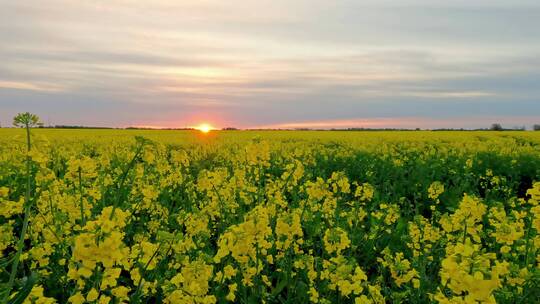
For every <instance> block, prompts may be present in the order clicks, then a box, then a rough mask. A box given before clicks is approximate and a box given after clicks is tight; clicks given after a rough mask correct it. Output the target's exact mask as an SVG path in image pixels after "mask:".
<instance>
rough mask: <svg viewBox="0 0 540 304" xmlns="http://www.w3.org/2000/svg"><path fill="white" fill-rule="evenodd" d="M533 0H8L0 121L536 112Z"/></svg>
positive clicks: (508, 118)
mask: <svg viewBox="0 0 540 304" xmlns="http://www.w3.org/2000/svg"><path fill="white" fill-rule="evenodd" d="M538 3H540V2H538V1H537V0H530V1H526V0H522V1H519V0H477V1H468V0H453V1H448V0H445V1H439V0H401V1H389V0H368V1H361V0H336V1H328V0H295V1H291V0H257V1H256V0H252V1H245V0H244V1H240V0H228V1H223V0H198V1H187V0H186V1H182V0H180V1H164V0H161V1H136V0H107V1H101V0H95V1H71V0H52V1H24V0H21V1H11V0H0V123H1V124H2V125H3V126H5V125H8V124H10V122H11V117H13V116H14V114H16V113H17V112H21V111H31V112H34V113H36V114H38V115H40V116H41V117H42V120H43V121H44V122H45V123H50V124H77V125H93V126H118V127H122V126H155V127H183V126H193V125H196V124H198V123H200V122H209V123H211V124H213V125H214V126H216V127H226V126H235V127H319V128H328V127H355V126H357V127H421V128H436V127H467V128H474V127H485V126H489V125H490V124H491V123H492V122H500V123H502V124H503V126H507V127H513V126H521V125H527V126H529V127H530V125H531V124H533V123H540V4H538Z"/></svg>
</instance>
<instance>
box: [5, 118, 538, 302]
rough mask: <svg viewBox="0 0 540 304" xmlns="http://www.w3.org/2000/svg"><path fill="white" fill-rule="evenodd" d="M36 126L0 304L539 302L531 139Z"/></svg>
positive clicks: (12, 215)
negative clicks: (50, 127)
mask: <svg viewBox="0 0 540 304" xmlns="http://www.w3.org/2000/svg"><path fill="white" fill-rule="evenodd" d="M31 131H32V132H31V136H30V137H29V138H27V135H26V133H25V130H24V129H0V252H1V253H2V258H1V260H0V303H102V304H106V303H128V302H129V303H539V302H540V132H536V133H535V132H428V131H418V132H412V131H411V132H337V131H336V132H331V131H324V132H317V131H309V132H308V131H305V132H304V131H280V132H278V131H259V132H256V131H213V132H210V133H209V134H202V133H200V132H197V131H157V130H156V131H142V130H49V129H32V130H31ZM30 142H31V146H29V145H28V143H30ZM28 148H29V149H28ZM21 236H22V238H21ZM2 301H3V302H2Z"/></svg>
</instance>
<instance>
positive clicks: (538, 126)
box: [0, 123, 540, 131]
mask: <svg viewBox="0 0 540 304" xmlns="http://www.w3.org/2000/svg"><path fill="white" fill-rule="evenodd" d="M0 127H1V126H0ZM38 128H42V129H108V130H196V129H195V128H148V127H126V128H113V127H95V126H72V125H54V126H52V125H48V126H47V125H39V126H38ZM221 130H223V131H240V130H249V131H422V130H424V131H525V130H526V128H525V126H521V127H513V128H504V127H503V126H502V125H501V124H498V123H494V124H492V125H491V127H489V128H477V129H465V128H437V129H421V128H414V129H411V128H339V129H338V128H331V129H319V128H292V129H279V128H273V129H272V128H268V129H239V128H234V127H226V128H222V129H221ZM532 130H534V131H540V124H535V125H533V126H532Z"/></svg>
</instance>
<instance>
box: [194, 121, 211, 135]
mask: <svg viewBox="0 0 540 304" xmlns="http://www.w3.org/2000/svg"><path fill="white" fill-rule="evenodd" d="M195 129H196V130H199V131H201V132H203V133H208V132H210V131H212V130H214V127H212V125H210V124H207V123H202V124H200V125H198V126H196V127H195Z"/></svg>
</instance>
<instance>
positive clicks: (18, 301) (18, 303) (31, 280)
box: [9, 273, 37, 304]
mask: <svg viewBox="0 0 540 304" xmlns="http://www.w3.org/2000/svg"><path fill="white" fill-rule="evenodd" d="M36 282H37V276H36V275H35V274H34V273H32V274H31V275H30V277H27V278H26V280H25V282H24V285H23V286H22V287H21V290H19V291H18V292H17V294H16V295H15V297H14V298H13V299H11V300H10V301H9V304H22V303H23V302H24V300H26V298H27V297H28V295H29V294H30V292H32V288H34V285H35V284H36Z"/></svg>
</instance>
